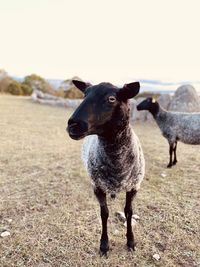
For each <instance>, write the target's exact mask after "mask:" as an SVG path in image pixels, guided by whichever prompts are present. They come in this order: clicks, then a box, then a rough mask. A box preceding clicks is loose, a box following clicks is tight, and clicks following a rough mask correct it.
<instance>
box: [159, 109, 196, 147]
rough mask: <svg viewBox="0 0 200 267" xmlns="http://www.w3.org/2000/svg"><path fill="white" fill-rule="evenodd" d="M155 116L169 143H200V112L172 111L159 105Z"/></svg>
mask: <svg viewBox="0 0 200 267" xmlns="http://www.w3.org/2000/svg"><path fill="white" fill-rule="evenodd" d="M154 118H155V120H156V122H157V124H158V126H159V128H160V130H161V132H162V134H163V136H164V137H165V138H167V140H168V142H169V144H173V143H174V142H175V141H181V142H183V143H185V144H192V145H199V144H200V113H182V112H170V111H166V110H164V109H163V108H162V107H160V106H159V111H158V113H157V114H155V116H154Z"/></svg>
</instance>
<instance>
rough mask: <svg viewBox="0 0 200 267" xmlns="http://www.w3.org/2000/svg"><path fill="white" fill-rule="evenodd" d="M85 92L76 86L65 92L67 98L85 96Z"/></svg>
mask: <svg viewBox="0 0 200 267" xmlns="http://www.w3.org/2000/svg"><path fill="white" fill-rule="evenodd" d="M83 96H84V94H83V93H82V92H81V91H80V90H78V89H77V88H76V87H74V86H73V87H71V88H70V89H69V90H67V91H66V92H65V95H64V97H65V98H72V99H74V98H83Z"/></svg>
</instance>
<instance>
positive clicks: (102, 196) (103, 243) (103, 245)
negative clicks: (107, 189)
mask: <svg viewBox="0 0 200 267" xmlns="http://www.w3.org/2000/svg"><path fill="white" fill-rule="evenodd" d="M94 193H95V195H96V197H97V199H98V201H99V204H100V208H101V220H102V234H101V240H100V255H101V256H103V255H104V256H107V252H108V250H109V243H108V234H107V220H108V216H109V211H108V207H107V202H106V193H104V192H103V191H102V190H101V189H100V188H95V190H94Z"/></svg>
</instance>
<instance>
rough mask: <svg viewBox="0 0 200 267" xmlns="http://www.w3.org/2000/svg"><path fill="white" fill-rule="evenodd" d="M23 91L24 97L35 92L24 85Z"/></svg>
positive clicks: (22, 86) (22, 85)
mask: <svg viewBox="0 0 200 267" xmlns="http://www.w3.org/2000/svg"><path fill="white" fill-rule="evenodd" d="M21 90H22V94H23V95H31V94H32V92H33V89H32V88H31V87H30V86H28V85H27V84H24V83H22V84H21Z"/></svg>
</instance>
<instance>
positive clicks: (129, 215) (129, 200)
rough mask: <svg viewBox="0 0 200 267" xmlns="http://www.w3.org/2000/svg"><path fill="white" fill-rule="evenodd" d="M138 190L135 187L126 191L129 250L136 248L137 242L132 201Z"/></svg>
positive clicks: (125, 210) (125, 211) (125, 209)
mask: <svg viewBox="0 0 200 267" xmlns="http://www.w3.org/2000/svg"><path fill="white" fill-rule="evenodd" d="M136 193H137V191H136V190H135V189H132V190H131V191H130V192H126V205H125V208H124V213H125V216H126V221H127V233H126V237H127V247H128V250H130V251H131V250H135V242H134V235H133V230H132V225H131V223H132V214H133V209H132V201H133V198H134V197H135V196H136Z"/></svg>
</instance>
